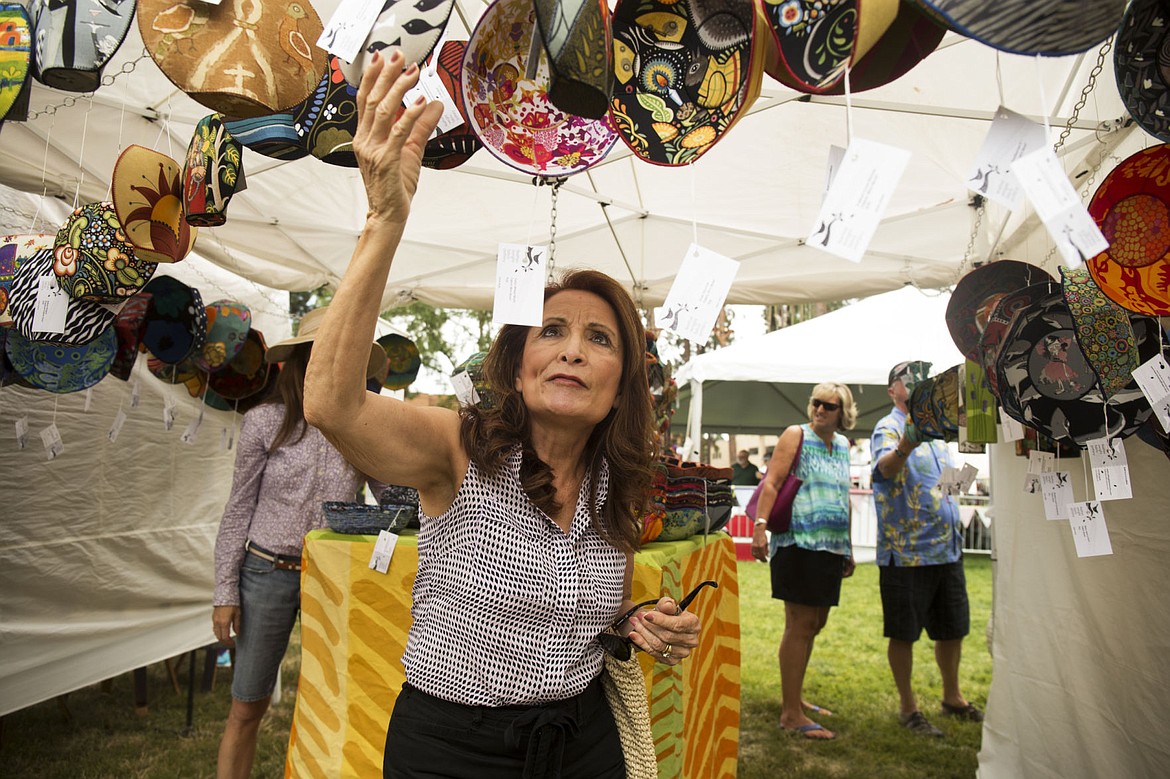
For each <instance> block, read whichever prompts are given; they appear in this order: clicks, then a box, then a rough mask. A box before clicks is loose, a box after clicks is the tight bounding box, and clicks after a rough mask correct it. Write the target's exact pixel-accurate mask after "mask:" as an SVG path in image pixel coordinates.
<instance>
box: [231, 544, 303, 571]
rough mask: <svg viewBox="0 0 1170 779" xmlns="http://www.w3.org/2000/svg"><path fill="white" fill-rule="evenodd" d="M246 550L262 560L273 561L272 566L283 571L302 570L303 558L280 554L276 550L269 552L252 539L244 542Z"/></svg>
mask: <svg viewBox="0 0 1170 779" xmlns="http://www.w3.org/2000/svg"><path fill="white" fill-rule="evenodd" d="M244 551H246V552H247V553H248V554H254V555H256V556H257V557H259V558H260V559H261V560H267V561H268V562H270V563H272V566H273V567H274V568H276V569H278V570H281V571H298V572H299V571H300V570H301V558H299V557H289V556H288V555H279V554H276V553H275V552H269V551H268V550H267V549H265V548H264V547H262V546H256V544H254V543H252V541H251V540H248V541H246V542H245V543H244Z"/></svg>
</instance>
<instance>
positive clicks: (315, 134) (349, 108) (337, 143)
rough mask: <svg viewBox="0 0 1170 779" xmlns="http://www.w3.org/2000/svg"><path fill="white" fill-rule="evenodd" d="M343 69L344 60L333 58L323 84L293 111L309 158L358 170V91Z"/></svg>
mask: <svg viewBox="0 0 1170 779" xmlns="http://www.w3.org/2000/svg"><path fill="white" fill-rule="evenodd" d="M340 66H341V60H339V59H338V58H337V57H333V56H330V57H329V67H328V69H326V71H325V75H324V76H322V77H321V83H319V84H318V85H317V88H316V89H314V90H313V94H311V95H309V97H308V99H307V100H305V102H303V103H301V104H300V105H298V106H297V107H295V108H294V109H293V110H292V117H293V126H294V127H295V128H296V131H297V135H298V136H299V137H300V139H301V144H302V145H303V146H304V147H305V148H306V149H308V151H309V154H312V155H313V156H314V157H316V158H317V159H319V160H321V161H322V162H327V163H329V164H330V165H341V166H343V167H347V168H356V167H357V157H356V156H354V153H353V136H354V133H356V132H357V87H354V86H351V85H350V84H349V83H347V82H346V80H345V76H344V75H343V74H342V72H341V68H340Z"/></svg>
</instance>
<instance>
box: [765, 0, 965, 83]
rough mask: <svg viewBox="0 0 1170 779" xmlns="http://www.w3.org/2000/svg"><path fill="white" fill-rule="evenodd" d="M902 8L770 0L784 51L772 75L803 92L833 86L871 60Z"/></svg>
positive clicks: (871, 1) (893, 0)
mask: <svg viewBox="0 0 1170 779" xmlns="http://www.w3.org/2000/svg"><path fill="white" fill-rule="evenodd" d="M898 7H899V3H898V0H784V1H782V2H775V1H773V0H764V8H765V9H766V10H767V12H768V21H769V22H770V24H769V32H770V34H771V35H772V37H773V39H774V40H775V44H776V47H777V49H778V51H779V52H780V56H779V58H778V61H777V63H776V65H775V66H774V67H771V68H769V69H768V75H769V76H771V77H772V78H774V79H776V80H777V81H779V82H780V83H781V84H783V85H784V86H786V87H790V88H792V89H795V90H797V91H798V92H810V93H819V92H825V91H827V90H829V89H832V88H833V87H835V86H837V85H838V84H840V83H841V81H842V80H843V79H844V78H845V70H846V69H847V68H850V67H851V66H855V65H860V63H861V62H864V61H865V57H866V56H867V54H868V53H869V51H870V50H871V49H873V48H874V47H875V46H876V45H877V44H878V42H879V41H880V40H881V38H882V36H883V35H884V34H885V33H886V31H887V30H889V29H890V26H891V25H892V24H893V23H894V19H895V18H896V17H897V15H898ZM941 37H942V36H941V35H940V36H939V38H940V39H941ZM935 45H937V42H936V44H935ZM851 85H852V84H851Z"/></svg>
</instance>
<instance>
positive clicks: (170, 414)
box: [163, 394, 178, 430]
mask: <svg viewBox="0 0 1170 779" xmlns="http://www.w3.org/2000/svg"><path fill="white" fill-rule="evenodd" d="M176 406H178V403H176V402H175V399H174V398H172V397H171V396H170V394H166V395H163V429H164V430H170V429H171V428H172V427H174V426H175V414H176Z"/></svg>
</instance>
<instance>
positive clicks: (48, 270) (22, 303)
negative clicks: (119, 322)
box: [8, 249, 117, 346]
mask: <svg viewBox="0 0 1170 779" xmlns="http://www.w3.org/2000/svg"><path fill="white" fill-rule="evenodd" d="M46 276H48V277H50V278H52V279H56V278H57V277H56V275H55V274H54V273H53V250H52V249H39V250H37V251H35V252H33V253H32V254H31V255H30V256H29V257H28V258H27V259H25V260H24V261H23V262H22V263H21V265H20V267H18V268H17V269H16V276H15V277H14V278H13V279H12V290H11V293H10V295H9V298H8V307H9V312H10V313H11V314H12V326H13V327H14V328H15V329H16V330H17V331H19V332H20V334H21V335H23V336H24V337H25V338H27V339H29V340H30V341H41V342H45V343H54V344H62V345H64V346H81V345H82V344H87V343H89V342H90V341H94V340H96V339H97V338H98V337H99V336H101V335H102V334H103V333H105V331H106V330H108V329H110V327H111V326H112V325H113V324H114V319H115V317H116V316H117V311H116V310H115V309H112V308H109V307H107V306H105V305H103V304H101V303H97V302H95V301H93V300H88V299H87V300H78V299H76V298H72V297H70V298H68V303H69V310H68V311H67V312H66V314H65V331H64V332H63V333H48V332H43V331H35V330H33V321H34V314H35V310H36V301H37V289H38V287H39V286H40V283H41V279H42V278H44V277H46Z"/></svg>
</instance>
